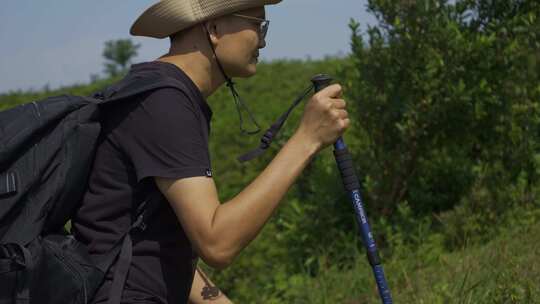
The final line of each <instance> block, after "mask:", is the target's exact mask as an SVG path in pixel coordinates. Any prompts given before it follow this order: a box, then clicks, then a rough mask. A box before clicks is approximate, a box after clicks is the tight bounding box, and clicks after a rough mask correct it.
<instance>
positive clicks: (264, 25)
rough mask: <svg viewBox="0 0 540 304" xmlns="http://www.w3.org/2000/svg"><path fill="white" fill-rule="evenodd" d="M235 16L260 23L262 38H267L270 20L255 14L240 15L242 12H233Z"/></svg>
mask: <svg viewBox="0 0 540 304" xmlns="http://www.w3.org/2000/svg"><path fill="white" fill-rule="evenodd" d="M232 15H233V16H235V17H240V18H244V19H247V20H251V21H255V22H257V23H258V24H259V34H260V35H261V38H262V39H265V38H266V34H267V33H268V26H269V25H270V20H266V19H261V18H257V17H253V16H246V15H240V14H232Z"/></svg>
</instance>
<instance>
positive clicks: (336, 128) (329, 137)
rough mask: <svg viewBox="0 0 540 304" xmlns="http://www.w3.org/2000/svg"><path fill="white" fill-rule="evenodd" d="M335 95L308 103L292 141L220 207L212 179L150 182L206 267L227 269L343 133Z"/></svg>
mask: <svg viewBox="0 0 540 304" xmlns="http://www.w3.org/2000/svg"><path fill="white" fill-rule="evenodd" d="M340 95H341V87H339V86H337V85H334V86H330V87H328V88H326V89H325V90H323V91H321V92H319V94H318V95H316V97H314V98H312V100H311V101H310V102H309V103H308V104H307V105H306V110H305V111H304V116H303V117H302V122H301V124H300V127H299V128H298V130H297V132H296V133H295V134H294V135H293V137H291V139H290V140H289V141H288V142H287V143H286V144H285V145H284V147H283V148H282V149H281V150H280V152H279V153H278V154H277V155H276V157H275V158H274V159H273V160H272V162H271V163H270V164H269V165H268V166H267V167H266V168H265V169H264V171H263V172H262V173H261V174H260V175H259V176H258V177H257V178H256V179H255V180H254V181H253V182H252V183H251V184H249V185H248V186H247V187H246V188H245V189H244V190H243V191H242V192H240V193H239V194H238V195H237V196H235V197H234V198H233V199H231V200H230V201H228V202H226V203H224V204H220V202H219V200H218V195H217V189H216V186H215V184H214V181H213V179H211V178H207V177H193V178H184V179H179V180H173V179H167V178H159V177H156V178H155V181H156V184H157V186H158V188H159V189H160V191H161V192H162V193H163V194H164V195H165V197H166V198H167V200H168V201H169V203H170V204H171V205H172V207H173V209H174V211H175V213H176V215H177V217H178V219H179V221H180V223H181V224H182V227H183V228H184V230H185V232H186V235H187V236H188V238H189V239H190V242H191V244H192V245H193V246H194V249H195V250H196V251H197V252H198V253H199V255H200V256H201V258H202V259H203V260H204V261H205V262H206V264H208V265H210V266H212V267H214V268H218V269H220V268H224V267H226V266H228V265H229V264H230V263H231V262H232V260H233V259H234V258H235V257H236V256H237V255H238V253H239V252H240V251H241V250H242V249H243V248H244V247H245V246H247V244H249V242H251V241H252V240H253V239H254V238H255V236H256V235H257V234H258V233H259V231H260V230H261V229H262V227H263V226H264V224H265V223H266V222H267V221H268V219H269V218H270V216H271V215H272V213H273V212H274V210H275V209H276V208H277V206H278V205H279V202H280V201H281V199H282V198H283V197H284V196H285V194H286V192H287V191H288V189H289V188H290V186H291V185H292V184H293V183H294V181H295V180H296V179H297V178H298V176H299V175H300V174H301V172H302V171H303V170H304V168H305V167H306V166H307V164H308V163H309V162H310V160H311V158H312V157H313V156H314V155H315V154H316V153H317V152H318V151H319V150H320V149H322V148H323V147H326V146H328V145H330V144H331V143H332V142H334V141H335V140H336V139H337V138H338V137H339V136H340V135H341V134H343V132H344V131H345V129H346V128H347V127H348V125H349V120H348V117H347V112H346V111H345V110H344V109H345V101H343V100H341V99H339V97H340Z"/></svg>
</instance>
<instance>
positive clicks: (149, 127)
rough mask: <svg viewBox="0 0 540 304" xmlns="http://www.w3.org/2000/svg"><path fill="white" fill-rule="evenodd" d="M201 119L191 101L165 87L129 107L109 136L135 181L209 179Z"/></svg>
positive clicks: (197, 108)
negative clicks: (133, 169) (132, 170)
mask: <svg viewBox="0 0 540 304" xmlns="http://www.w3.org/2000/svg"><path fill="white" fill-rule="evenodd" d="M204 119H205V118H204V115H203V114H202V112H201V110H200V108H199V106H198V105H197V104H196V103H195V101H192V100H190V99H189V97H188V96H187V95H186V94H184V93H183V92H181V91H179V90H177V89H172V88H165V89H160V90H157V91H155V92H152V93H151V94H150V95H149V96H147V97H146V98H144V100H142V101H141V102H140V103H139V104H138V105H137V106H136V107H134V108H132V110H131V111H130V112H129V113H127V115H126V117H125V119H123V120H122V122H121V123H120V124H119V125H118V126H117V128H115V130H114V133H113V134H114V136H115V138H116V140H117V141H118V142H119V143H120V145H121V149H122V150H123V151H124V153H125V154H126V155H127V157H128V158H129V159H130V160H131V162H132V163H133V166H134V168H135V174H136V176H137V181H138V182H140V181H141V180H143V179H144V178H146V177H150V176H159V177H166V178H177V179H180V178H186V177H194V176H209V172H211V169H210V156H209V150H208V134H205V132H208V131H207V129H206V130H205V129H204V127H203V126H204V124H206V121H205V120H204Z"/></svg>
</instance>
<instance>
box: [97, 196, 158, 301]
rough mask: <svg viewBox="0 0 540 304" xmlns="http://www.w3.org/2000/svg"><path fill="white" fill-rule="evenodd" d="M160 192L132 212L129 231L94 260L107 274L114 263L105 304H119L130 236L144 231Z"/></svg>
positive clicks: (130, 255)
mask: <svg viewBox="0 0 540 304" xmlns="http://www.w3.org/2000/svg"><path fill="white" fill-rule="evenodd" d="M161 196H162V195H161V192H159V190H158V191H157V192H155V193H152V194H151V195H149V196H148V197H147V199H146V200H145V201H143V202H142V203H141V204H140V205H139V206H138V207H137V210H136V212H134V217H133V222H132V224H131V227H130V228H129V230H128V231H127V232H126V233H125V234H124V235H123V236H122V237H121V238H120V239H119V240H118V242H117V243H116V244H115V245H114V246H113V248H112V249H111V250H109V251H108V252H107V253H105V254H104V255H102V256H99V257H97V258H95V262H96V266H97V267H98V268H99V269H100V270H101V271H102V272H103V273H107V272H109V270H110V268H111V266H112V265H113V264H114V263H115V262H116V264H115V269H114V274H113V281H112V284H111V287H110V289H109V296H108V300H107V303H108V304H116V303H120V300H121V298H122V292H123V290H124V286H125V283H126V279H127V274H128V271H129V267H130V266H131V260H132V258H133V239H132V237H131V236H132V234H134V233H136V232H137V231H145V230H146V228H147V223H148V220H149V219H150V218H151V217H152V216H153V215H154V214H155V213H156V212H157V210H158V208H159V203H160V197H161Z"/></svg>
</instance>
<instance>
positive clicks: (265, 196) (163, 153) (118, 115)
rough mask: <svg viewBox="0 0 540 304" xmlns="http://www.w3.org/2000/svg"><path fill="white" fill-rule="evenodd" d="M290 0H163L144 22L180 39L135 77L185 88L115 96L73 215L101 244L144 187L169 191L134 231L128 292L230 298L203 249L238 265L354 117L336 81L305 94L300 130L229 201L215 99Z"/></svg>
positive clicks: (173, 299) (136, 299) (155, 299)
mask: <svg viewBox="0 0 540 304" xmlns="http://www.w3.org/2000/svg"><path fill="white" fill-rule="evenodd" d="M280 1H281V0H206V1H205V0H163V1H160V2H159V3H157V4H155V5H153V6H152V7H150V8H149V9H148V10H146V11H145V12H144V13H143V14H142V15H141V16H140V17H139V18H138V19H137V21H136V22H135V23H134V25H133V27H132V29H131V33H132V34H133V35H139V36H148V37H155V38H165V37H169V38H170V40H171V46H170V50H169V52H168V53H167V54H165V55H163V56H162V57H160V58H159V59H157V60H156V61H153V62H147V63H142V64H137V65H134V66H133V67H132V69H131V71H130V74H129V75H128V76H130V75H131V77H145V76H144V75H148V74H154V75H155V74H159V75H163V77H172V78H175V79H176V80H178V81H180V82H182V83H183V84H184V85H185V89H184V90H179V89H176V88H163V89H158V90H155V91H152V92H149V93H147V94H143V95H142V96H141V97H140V98H138V99H137V100H134V101H130V102H127V103H122V104H113V105H112V106H111V108H110V109H109V110H108V112H107V119H106V123H105V124H104V132H103V134H104V136H103V140H102V142H101V144H100V146H99V148H98V151H97V154H96V159H95V162H94V168H93V171H92V175H91V177H90V180H89V189H88V192H87V194H86V195H85V198H84V200H83V205H82V207H81V208H80V210H79V212H78V215H77V217H76V219H75V220H74V224H73V226H74V230H75V233H76V235H77V237H78V238H79V239H80V240H82V241H83V242H85V243H86V244H88V246H89V248H90V251H91V253H92V254H100V253H103V252H106V251H107V250H108V249H110V248H111V247H112V246H113V244H114V242H115V241H116V240H118V238H119V237H120V236H121V233H122V231H125V229H126V227H129V225H130V224H131V218H130V214H132V210H133V208H135V207H134V206H136V205H137V203H138V202H140V201H141V198H143V197H145V196H146V195H148V193H158V194H159V193H160V194H162V196H161V198H162V202H161V203H162V204H161V205H160V209H159V211H158V213H157V215H156V216H155V217H154V220H153V221H151V222H150V223H149V225H148V229H147V230H146V231H145V233H144V234H143V236H141V237H140V238H139V239H137V240H134V245H133V261H132V264H131V267H130V269H129V273H128V277H127V281H126V284H125V288H124V291H123V293H122V303H171V304H172V303H186V302H187V301H188V299H189V301H190V302H191V303H206V302H209V303H220V302H221V303H229V301H228V299H227V298H226V297H225V296H223V295H221V296H219V295H218V296H217V297H212V296H211V295H210V296H209V295H208V293H206V294H205V292H203V290H202V289H203V288H204V287H208V286H206V285H207V284H206V283H205V281H206V278H205V277H204V274H203V273H200V272H199V271H197V272H196V271H195V269H196V262H197V258H198V257H200V258H201V259H202V260H203V261H204V262H205V263H206V264H207V265H209V266H211V267H214V268H217V269H222V268H225V267H227V266H229V265H230V264H231V263H232V261H233V260H234V258H235V257H236V256H237V255H238V254H239V252H240V251H241V250H242V249H243V248H244V247H245V246H247V245H248V244H249V242H251V241H252V240H253V239H254V238H255V236H256V235H257V234H258V233H259V231H260V230H261V229H262V227H263V225H264V224H265V223H266V222H267V221H268V219H269V218H270V216H271V214H272V213H273V211H274V210H275V209H276V208H277V206H278V204H279V202H280V200H281V199H282V198H283V196H284V195H285V193H286V192H287V190H288V189H289V187H290V186H291V185H292V184H293V182H294V181H295V180H296V178H297V177H298V176H299V175H300V173H301V172H302V170H303V169H304V168H305V167H306V165H307V164H308V163H309V162H310V160H311V158H312V157H313V156H314V155H315V154H316V153H318V152H319V151H320V150H322V149H323V148H325V147H327V146H328V145H330V144H332V143H333V142H335V141H336V139H337V138H338V137H339V136H341V135H342V134H343V132H344V131H345V129H346V128H347V127H348V126H349V119H348V116H347V112H346V110H345V101H344V100H342V99H341V87H340V86H339V85H332V86H329V87H328V88H326V89H325V90H323V91H321V92H319V93H318V94H316V95H315V96H314V97H313V98H312V99H311V100H310V101H309V102H308V103H307V105H306V107H305V111H304V115H303V117H302V120H301V123H300V125H299V127H298V129H297V130H296V132H295V134H294V135H293V136H292V137H291V138H290V140H289V141H288V142H287V143H286V144H285V146H284V147H283V148H282V149H281V151H280V152H279V153H278V154H277V155H276V157H275V158H274V160H273V161H272V162H271V163H270V164H269V165H268V167H267V168H266V169H265V170H264V171H263V172H262V173H261V174H260V175H259V176H258V177H257V178H256V179H255V180H254V181H253V182H252V183H251V184H250V185H248V186H247V187H246V188H245V189H244V190H243V191H242V192H240V193H239V194H238V195H237V196H235V197H234V198H233V199H231V200H230V201H228V202H224V203H220V202H219V200H218V195H217V189H216V186H215V184H214V181H213V179H212V172H211V165H210V155H209V151H208V133H209V128H210V119H211V116H212V111H211V110H210V107H209V105H208V104H207V103H206V98H207V97H208V96H210V95H212V93H214V92H215V91H216V90H217V89H218V88H219V87H220V86H221V85H223V84H224V83H227V84H228V85H229V86H230V87H231V89H232V88H233V86H232V82H231V80H230V77H250V76H252V75H254V74H255V73H256V68H257V61H258V56H259V49H261V48H264V47H265V45H266V42H265V35H266V31H267V30H268V21H266V15H265V9H264V6H265V5H270V4H277V3H279V2H280ZM110 272H113V271H110ZM111 280H112V277H111V274H109V275H108V276H107V279H106V281H105V283H104V284H103V286H102V287H101V288H100V290H99V291H98V293H97V296H96V298H95V300H94V302H96V303H97V302H99V303H101V302H105V301H106V300H107V294H108V290H109V289H110V286H111ZM205 298H206V299H205ZM208 298H210V299H208ZM205 301H206V302H205Z"/></svg>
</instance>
